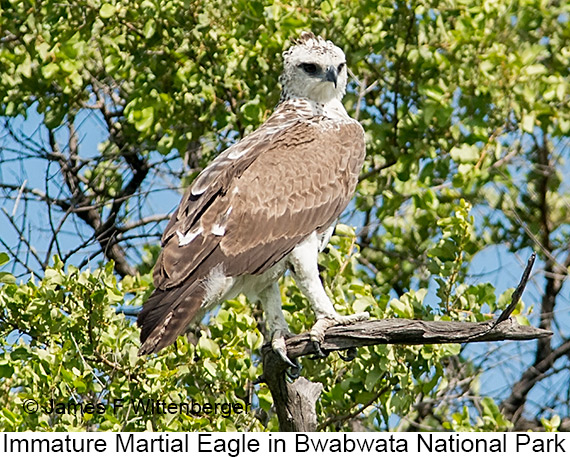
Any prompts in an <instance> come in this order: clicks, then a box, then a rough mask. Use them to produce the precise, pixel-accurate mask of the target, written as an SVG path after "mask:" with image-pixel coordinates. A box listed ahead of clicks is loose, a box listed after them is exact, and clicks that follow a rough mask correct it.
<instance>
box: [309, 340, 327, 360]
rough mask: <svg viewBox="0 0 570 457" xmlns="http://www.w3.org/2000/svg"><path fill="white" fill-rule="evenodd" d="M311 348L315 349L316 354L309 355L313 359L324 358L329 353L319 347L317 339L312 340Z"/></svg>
mask: <svg viewBox="0 0 570 457" xmlns="http://www.w3.org/2000/svg"><path fill="white" fill-rule="evenodd" d="M313 348H314V349H315V352H316V354H315V355H314V356H313V357H311V358H312V359H313V360H317V359H326V358H327V357H328V355H329V354H330V351H325V350H324V349H323V348H322V347H321V343H320V342H319V341H313Z"/></svg>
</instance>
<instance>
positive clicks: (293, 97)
mask: <svg viewBox="0 0 570 457" xmlns="http://www.w3.org/2000/svg"><path fill="white" fill-rule="evenodd" d="M283 61H284V68H283V73H282V74H281V76H280V78H279V81H280V83H281V86H282V93H281V99H280V101H279V104H278V105H277V107H276V108H275V112H274V113H273V114H272V115H271V116H270V117H269V118H268V119H267V121H266V122H265V123H264V124H263V125H261V126H260V127H259V128H258V129H257V130H255V131H254V132H253V133H251V134H249V135H248V136H246V137H245V138H243V139H242V140H241V141H239V142H237V143H236V144H234V145H233V146H231V147H230V148H228V149H227V150H225V151H224V152H223V153H221V154H220V155H219V156H218V157H217V158H216V159H215V160H214V161H213V162H212V163H210V165H209V166H208V167H207V168H205V169H204V170H203V171H202V172H201V173H200V174H199V175H198V177H197V178H196V180H195V181H194V182H193V183H192V185H191V186H190V187H189V188H188V190H187V191H186V193H185V195H184V197H183V198H182V201H181V203H180V205H179V207H178V208H177V210H176V211H175V213H174V214H173V215H172V218H171V219H170V222H169V224H168V226H167V227H166V230H165V232H164V234H163V236H162V251H161V253H160V256H159V258H158V260H157V263H156V266H155V269H154V285H155V290H154V292H153V293H152V295H151V296H150V297H149V299H148V300H147V301H146V303H145V304H144V306H143V309H142V311H141V312H140V314H139V316H138V325H139V326H140V327H141V336H140V338H141V343H142V345H141V348H140V351H139V354H141V355H142V354H149V353H152V352H156V351H158V350H160V349H162V348H164V347H165V346H168V345H170V344H172V343H173V342H174V341H175V339H176V338H177V337H178V335H180V334H182V333H183V332H184V331H185V330H186V328H187V326H188V325H189V324H190V323H191V322H193V321H196V320H198V319H200V318H201V317H202V316H203V314H204V313H205V312H206V311H208V310H210V309H212V308H213V307H214V306H216V305H218V304H219V303H221V302H222V301H224V300H226V299H230V298H233V297H235V296H237V295H239V294H240V293H244V294H245V295H246V296H247V297H248V299H249V300H250V301H252V302H255V301H259V302H260V303H261V304H262V306H263V310H264V313H265V318H266V324H267V326H268V333H269V335H270V337H271V342H272V347H273V349H274V350H275V351H276V352H277V353H278V354H279V355H280V356H281V358H282V359H283V360H284V361H285V362H286V363H288V364H289V365H291V366H295V364H294V363H293V362H292V361H291V360H290V359H289V358H288V357H287V348H286V345H285V338H286V337H288V336H289V335H290V331H289V327H288V325H287V322H286V321H285V318H284V316H283V311H282V302H281V294H280V291H279V286H278V280H279V278H280V277H281V276H282V275H283V274H284V273H285V271H286V270H287V269H289V270H290V271H291V274H292V275H293V277H294V279H295V281H296V283H297V285H298V287H299V289H300V290H301V291H302V292H303V294H304V295H305V296H306V297H307V299H308V300H309V302H310V304H311V306H312V308H313V311H314V313H315V315H316V319H317V321H316V323H315V325H314V327H313V328H312V330H311V339H312V341H313V342H314V344H315V347H316V350H317V352H318V353H321V354H322V352H321V350H320V345H321V344H322V342H323V339H324V334H325V331H326V330H327V329H328V328H329V327H331V326H333V325H338V324H346V323H352V322H356V321H359V320H364V319H367V318H368V313H359V314H354V315H350V316H341V315H339V314H338V313H337V312H336V311H335V309H334V307H333V304H332V302H331V300H330V298H329V297H328V295H327V294H326V292H325V289H324V288H323V285H322V282H321V280H320V277H319V271H318V265H317V256H318V253H319V251H320V250H322V249H324V247H325V246H326V245H327V243H328V241H329V239H330V236H331V234H332V232H333V230H334V226H335V223H336V220H337V218H338V217H339V215H340V214H341V212H342V211H343V210H344V209H345V208H346V206H347V205H348V203H349V201H350V200H351V198H352V195H353V193H354V190H355V188H356V184H357V181H358V175H359V172H360V170H361V168H362V164H363V161H364V156H365V145H364V131H363V129H362V127H361V125H360V124H359V123H358V122H357V121H356V120H354V119H352V118H351V117H350V116H349V115H348V114H347V112H346V110H345V108H344V106H343V105H342V103H341V100H342V97H343V96H344V94H345V90H346V84H347V79H348V77H347V68H346V59H345V55H344V53H343V51H342V50H341V49H340V48H338V47H337V46H335V45H334V44H333V43H332V42H331V41H326V40H324V39H323V38H321V37H320V36H315V35H314V34H313V33H310V32H303V33H302V34H301V35H300V37H299V38H298V39H297V40H296V41H295V42H294V44H293V46H291V47H290V48H289V49H288V50H287V51H285V52H284V53H283Z"/></svg>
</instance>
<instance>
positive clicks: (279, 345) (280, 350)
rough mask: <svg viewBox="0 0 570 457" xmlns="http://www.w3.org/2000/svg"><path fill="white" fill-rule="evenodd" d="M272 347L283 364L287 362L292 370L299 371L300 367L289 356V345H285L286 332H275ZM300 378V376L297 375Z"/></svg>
mask: <svg viewBox="0 0 570 457" xmlns="http://www.w3.org/2000/svg"><path fill="white" fill-rule="evenodd" d="M271 347H272V348H273V352H275V353H276V354H277V355H278V356H279V358H280V359H281V360H283V362H285V363H286V364H287V365H289V367H290V368H291V369H299V365H298V364H296V363H294V362H292V361H291V359H289V357H288V356H287V345H286V344H285V332H283V331H281V330H277V331H275V333H274V334H273V339H272V340H271ZM297 376H298V375H297Z"/></svg>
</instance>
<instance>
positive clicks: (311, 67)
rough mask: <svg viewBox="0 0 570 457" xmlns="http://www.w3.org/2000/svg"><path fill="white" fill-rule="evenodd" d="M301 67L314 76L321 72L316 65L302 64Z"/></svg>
mask: <svg viewBox="0 0 570 457" xmlns="http://www.w3.org/2000/svg"><path fill="white" fill-rule="evenodd" d="M300 67H301V68H302V69H303V70H304V71H305V73H307V74H309V75H314V74H316V73H317V72H318V71H319V67H317V66H316V65H315V64H314V63H302V64H301V65H300Z"/></svg>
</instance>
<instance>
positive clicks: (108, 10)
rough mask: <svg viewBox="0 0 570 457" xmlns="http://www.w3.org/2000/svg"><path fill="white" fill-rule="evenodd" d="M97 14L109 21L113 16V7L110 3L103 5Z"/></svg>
mask: <svg viewBox="0 0 570 457" xmlns="http://www.w3.org/2000/svg"><path fill="white" fill-rule="evenodd" d="M99 14H100V16H101V17H102V18H103V19H109V18H110V17H111V16H113V15H114V14H115V7H114V6H113V5H111V4H110V3H104V4H103V6H101V9H100V10H99Z"/></svg>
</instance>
